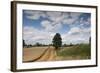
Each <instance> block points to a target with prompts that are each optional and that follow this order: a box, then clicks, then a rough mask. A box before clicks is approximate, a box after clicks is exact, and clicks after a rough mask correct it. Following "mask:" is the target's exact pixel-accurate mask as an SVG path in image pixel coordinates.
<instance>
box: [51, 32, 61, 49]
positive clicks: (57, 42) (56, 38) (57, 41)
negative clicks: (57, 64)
mask: <svg viewBox="0 0 100 73" xmlns="http://www.w3.org/2000/svg"><path fill="white" fill-rule="evenodd" d="M52 43H53V46H54V47H55V48H56V50H57V49H59V48H60V47H61V46H62V38H61V35H60V34H59V33H56V35H55V36H54V37H53V41H52Z"/></svg>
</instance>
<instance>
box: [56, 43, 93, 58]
mask: <svg viewBox="0 0 100 73" xmlns="http://www.w3.org/2000/svg"><path fill="white" fill-rule="evenodd" d="M57 55H58V56H63V57H66V56H72V57H77V56H78V57H80V58H89V59H90V57H91V46H90V45H89V44H79V45H75V46H71V47H70V48H68V47H64V48H62V50H60V51H57Z"/></svg>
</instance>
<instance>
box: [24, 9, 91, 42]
mask: <svg viewBox="0 0 100 73" xmlns="http://www.w3.org/2000/svg"><path fill="white" fill-rule="evenodd" d="M25 13H26V14H27V16H26V17H27V18H28V19H32V20H38V19H40V17H42V18H45V20H42V21H41V22H40V24H41V26H42V27H44V29H42V30H39V29H36V28H34V27H24V29H23V31H24V33H23V35H24V37H23V38H24V39H25V40H26V42H27V43H30V44H34V43H36V42H41V43H48V44H49V43H51V42H52V38H53V37H54V35H55V32H56V31H58V30H59V29H61V28H62V27H63V25H65V24H66V25H69V26H70V25H72V24H73V25H75V24H80V26H82V27H83V25H90V24H91V19H90V18H88V19H87V21H85V20H84V19H83V18H81V19H80V20H79V17H80V15H81V14H82V13H75V12H72V13H68V12H45V11H29V10H28V11H27V10H26V11H25ZM74 23H75V24H74ZM90 34H91V33H90V27H89V28H84V27H83V28H79V27H78V26H76V27H75V26H74V27H70V30H69V31H68V33H64V34H61V36H62V39H63V42H65V43H81V42H84V43H87V42H88V39H89V37H90Z"/></svg>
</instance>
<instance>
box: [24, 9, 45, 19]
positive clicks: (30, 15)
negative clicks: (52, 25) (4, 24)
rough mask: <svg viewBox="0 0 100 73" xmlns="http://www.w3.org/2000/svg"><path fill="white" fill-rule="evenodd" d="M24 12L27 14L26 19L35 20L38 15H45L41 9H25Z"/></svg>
mask: <svg viewBox="0 0 100 73" xmlns="http://www.w3.org/2000/svg"><path fill="white" fill-rule="evenodd" d="M25 13H26V14H27V16H26V17H27V18H28V19H32V20H37V19H39V18H40V17H46V15H45V13H44V12H42V11H31V10H30V11H29V10H28V11H25Z"/></svg>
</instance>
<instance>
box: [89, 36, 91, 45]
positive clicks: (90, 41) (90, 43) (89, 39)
mask: <svg viewBox="0 0 100 73" xmlns="http://www.w3.org/2000/svg"><path fill="white" fill-rule="evenodd" d="M89 44H90V45H91V37H90V38H89Z"/></svg>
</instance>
